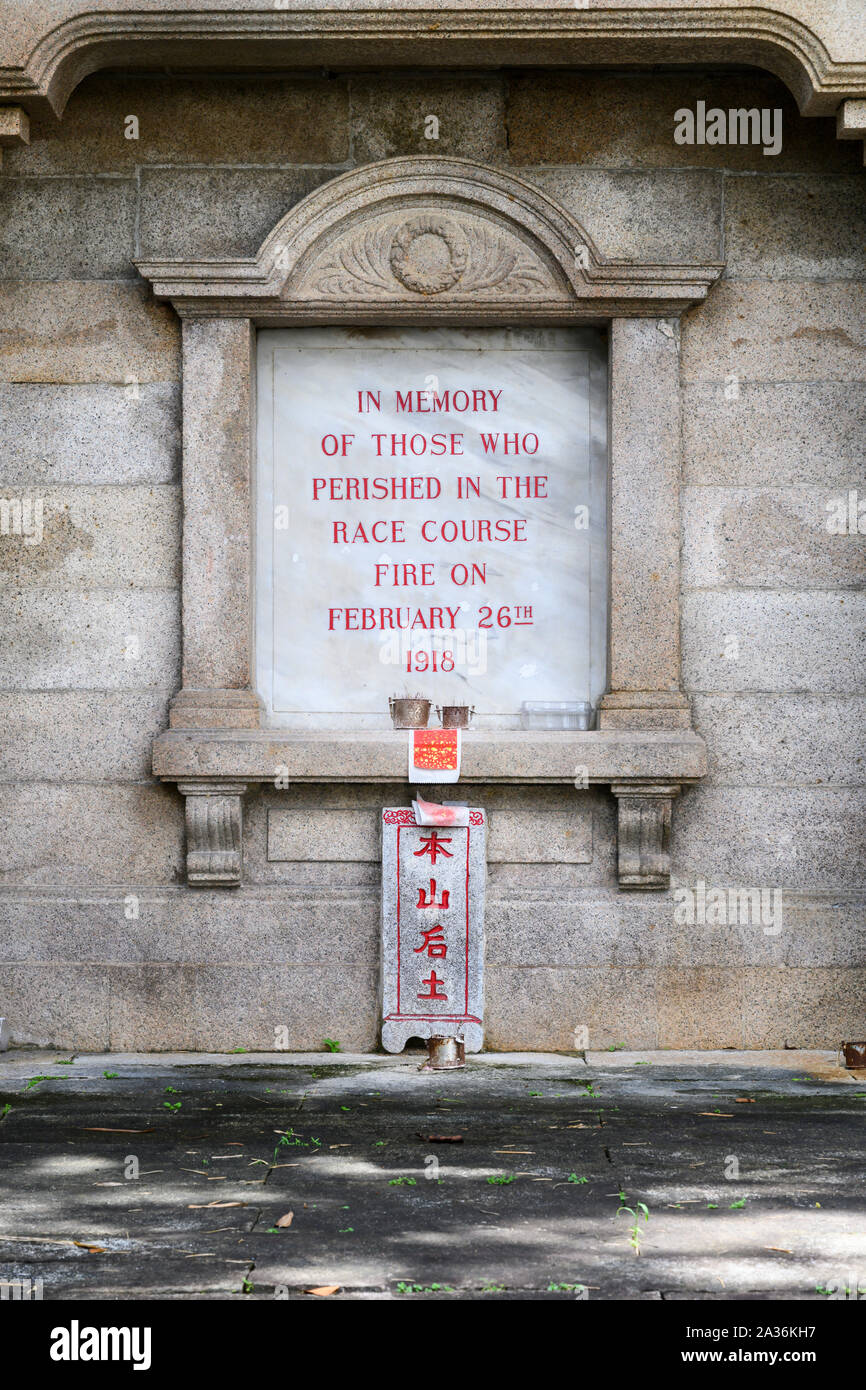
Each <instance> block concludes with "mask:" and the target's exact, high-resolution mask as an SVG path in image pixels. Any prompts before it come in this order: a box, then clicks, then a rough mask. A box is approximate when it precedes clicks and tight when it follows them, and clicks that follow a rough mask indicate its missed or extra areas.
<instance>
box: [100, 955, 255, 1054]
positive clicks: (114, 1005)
mask: <svg viewBox="0 0 866 1390" xmlns="http://www.w3.org/2000/svg"><path fill="white" fill-rule="evenodd" d="M106 974H107V976H108V980H109V984H110V994H109V1047H110V1048H111V1049H112V1050H117V1049H125V1050H127V1051H130V1052H133V1051H139V1050H142V1051H148V1052H170V1051H174V1050H177V1051H191V1052H192V1051H195V1049H196V1047H197V1046H198V1026H197V1024H198V1020H197V1017H196V1011H195V982H196V970H195V967H194V966H191V965H179V964H177V962H172V963H171V964H163V963H160V964H142V965H112V966H110V967H109V968H108V969H107V971H106ZM223 1024H224V1027H225V1028H226V1029H229V1030H230V1028H231V1021H230V1019H229V1018H228V1017H226V1018H225V1019H224V1020H223ZM233 1046H236V1044H235V1043H233V1042H232V1043H228V1042H223V1043H222V1044H220V1045H219V1046H218V1050H220V1051H223V1050H224V1051H228V1050H229V1048H230V1047H233Z"/></svg>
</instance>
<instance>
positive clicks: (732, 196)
mask: <svg viewBox="0 0 866 1390" xmlns="http://www.w3.org/2000/svg"><path fill="white" fill-rule="evenodd" d="M725 252H726V254H725V260H726V262H727V274H728V275H729V276H731V277H743V278H745V279H760V278H762V277H765V276H766V277H767V278H768V279H778V278H783V277H791V278H793V279H803V278H809V279H819V280H820V279H834V280H843V279H845V278H847V277H849V276H852V277H854V276H856V277H861V276H862V275H863V274H864V272H866V190H864V186H863V175H862V173H860V174H853V175H851V176H850V177H847V178H842V179H839V178H803V177H798V178H780V177H779V176H778V175H771V176H770V177H767V178H761V177H756V176H755V175H748V176H746V177H744V178H735V177H729V178H728V179H727V180H726V182H725Z"/></svg>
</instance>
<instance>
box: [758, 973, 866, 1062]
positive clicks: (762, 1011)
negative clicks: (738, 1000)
mask: <svg viewBox="0 0 866 1390" xmlns="http://www.w3.org/2000/svg"><path fill="white" fill-rule="evenodd" d="M864 988H866V970H840V969H814V970H807V969H804V970H800V969H788V970H770V969H767V970H749V971H746V972H744V974H743V1046H745V1047H765V1046H767V1043H766V1042H765V1041H764V1039H772V1040H773V1042H772V1046H778V1045H779V1040H780V1039H782V1040H783V1041H784V1045H785V1046H787V1047H807V1046H808V1047H828V1048H837V1047H838V1046H839V1044H840V1042H842V1041H843V1039H846V1038H853V1037H854V1036H855V1034H856V1036H857V1037H860V1036H861V1035H862V1032H863V991H864ZM807 1039H808V1042H807V1041H806V1040H807Z"/></svg>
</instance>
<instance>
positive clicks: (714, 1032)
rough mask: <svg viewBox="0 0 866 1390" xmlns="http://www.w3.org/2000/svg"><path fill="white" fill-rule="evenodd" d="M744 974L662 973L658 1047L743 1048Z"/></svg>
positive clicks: (658, 980) (658, 986) (680, 969)
mask: <svg viewBox="0 0 866 1390" xmlns="http://www.w3.org/2000/svg"><path fill="white" fill-rule="evenodd" d="M745 973H746V972H744V971H739V970H717V969H695V968H685V967H683V966H678V967H677V969H675V970H659V971H658V972H657V973H656V984H655V989H656V1007H657V1009H658V1046H659V1047H675V1048H691V1047H698V1048H703V1047H742V1046H743V1042H742V1036H743V980H744V976H745Z"/></svg>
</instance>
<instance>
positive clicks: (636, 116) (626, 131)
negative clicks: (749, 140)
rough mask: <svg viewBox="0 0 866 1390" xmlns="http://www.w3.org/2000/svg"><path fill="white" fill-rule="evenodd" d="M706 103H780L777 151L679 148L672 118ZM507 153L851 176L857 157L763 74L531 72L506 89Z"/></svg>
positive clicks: (541, 160) (539, 158)
mask: <svg viewBox="0 0 866 1390" xmlns="http://www.w3.org/2000/svg"><path fill="white" fill-rule="evenodd" d="M698 100H701V101H705V102H706V104H707V107H708V108H709V107H713V106H716V107H721V108H722V109H723V110H725V111H728V110H729V109H730V108H732V107H733V108H740V107H745V108H747V109H748V108H750V107H755V106H757V107H758V108H763V107H769V108H771V109H775V108H776V107H780V108H781V109H782V130H783V143H782V150H781V152H780V153H779V154H778V155H776V156H773V157H768V156H765V155H764V154H763V152H762V150H761V147H760V146H758V147H755V146H753V145H715V146H713V145H678V144H676V143H675V141H674V138H673V137H674V115H675V112H676V111H678V110H680V109H681V108H685V107H687V108H689V109H690V110H692V111H694V109H695V104H696V102H697V101H698ZM506 116H507V122H508V144H509V151H510V154H511V158H512V159H513V160H514V161H515V162H516V163H526V164H571V163H574V164H595V165H603V166H607V167H617V168H635V167H637V168H664V167H665V166H670V165H674V166H676V167H677V168H684V167H685V168H689V167H703V168H709V169H754V170H756V171H760V172H761V173H768V172H773V173H777V172H782V171H788V170H791V171H796V172H801V171H802V172H806V171H812V172H815V173H820V174H824V173H827V172H834V171H837V170H838V171H840V172H841V171H846V170H847V171H851V172H854V171H855V170H856V169H857V168H858V167H859V159H858V158H857V157H856V155H852V153H851V152H850V151H849V150H846V148H845V146H844V145H841V146H840V144H839V143H838V141H837V140H836V133H835V129H834V124H833V121H832V119H829V118H828V119H825V120H805V119H803V118H802V117H801V116H800V114H799V112H798V110H797V105H796V102H795V101H794V100H793V98H792V96H791V93H790V91H789V90H788V88H787V87H786V86H785V85H784V84H783V83H782V82H780V81H779V80H778V78H775V77H771V76H770V75H769V74H768V73H762V72H758V71H752V72H749V73H742V72H739V73H725V74H720V73H718V72H715V73H714V72H703V73H701V74H700V78H699V79H697V78H696V75H695V74H694V73H676V72H667V73H664V74H650V73H646V72H627V71H626V72H622V71H619V72H598V71H596V72H593V71H581V72H574V73H561V74H560V73H555V74H554V73H533V74H532V75H527V76H521V77H516V78H513V79H512V80H511V81H510V83H509V88H508V106H507V112H506Z"/></svg>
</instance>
